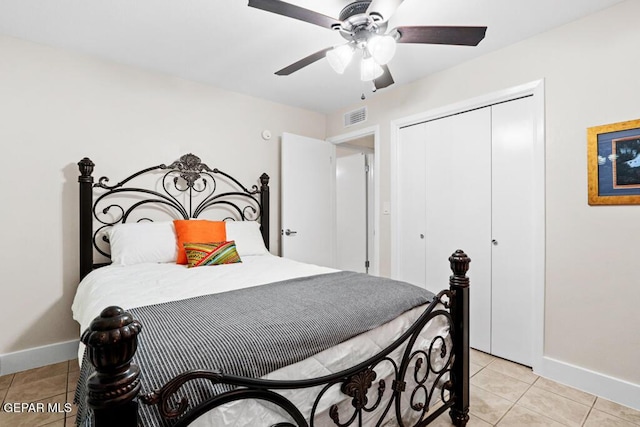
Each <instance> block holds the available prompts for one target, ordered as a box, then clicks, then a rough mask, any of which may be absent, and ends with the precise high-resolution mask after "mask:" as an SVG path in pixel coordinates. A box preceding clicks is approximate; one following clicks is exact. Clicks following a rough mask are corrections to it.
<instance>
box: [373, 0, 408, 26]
mask: <svg viewBox="0 0 640 427" xmlns="http://www.w3.org/2000/svg"><path fill="white" fill-rule="evenodd" d="M402 1H403V0H373V1H372V2H371V4H370V5H369V8H368V9H367V13H371V12H376V13H378V14H379V15H380V16H382V20H383V21H388V20H389V18H391V15H393V14H394V13H395V11H396V9H398V6H400V5H401V4H402Z"/></svg>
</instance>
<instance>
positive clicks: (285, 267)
mask: <svg viewBox="0 0 640 427" xmlns="http://www.w3.org/2000/svg"><path fill="white" fill-rule="evenodd" d="M242 261H243V262H242V263H238V264H228V265H221V266H215V267H200V268H190V269H188V268H186V267H185V266H182V265H176V264H137V265H132V266H108V267H103V268H100V269H98V270H95V271H93V272H92V273H90V274H89V275H88V276H87V277H86V278H85V279H84V280H83V281H82V282H81V283H80V285H79V286H78V290H77V293H76V296H75V299H74V302H73V305H72V310H73V318H74V319H75V320H76V321H77V322H78V323H80V327H81V330H82V331H84V330H85V329H86V328H87V327H88V326H89V324H90V323H91V321H92V320H93V319H94V318H95V317H97V316H98V315H99V314H100V312H101V311H102V310H103V309H104V308H105V307H107V306H110V305H118V306H120V307H124V308H134V307H140V306H145V305H150V304H157V303H163V302H168V301H172V300H179V299H185V298H191V297H195V296H199V295H205V294H212V293H220V292H226V291H230V290H234V289H242V288H246V287H250V286H257V285H262V284H266V283H271V282H276V281H281V280H287V279H291V278H295V277H304V276H311V275H315V274H323V273H328V272H332V271H336V270H333V269H330V268H326V267H320V266H316V265H311V264H303V263H299V262H296V261H292V260H289V259H285V258H280V257H276V256H273V255H260V256H245V257H243V258H242ZM212 275H213V277H214V280H212ZM423 310H424V306H423V307H417V308H415V309H413V310H410V311H408V312H406V313H404V314H403V315H402V316H400V317H398V318H396V319H394V320H392V321H391V322H388V323H387V324H385V325H382V326H380V327H378V328H376V329H374V330H371V331H369V332H366V333H364V334H361V335H358V336H356V337H353V338H352V339H350V340H347V341H345V342H343V343H341V344H339V345H338V346H335V347H332V348H329V349H327V350H325V351H322V352H320V353H318V354H316V355H314V356H312V357H310V358H307V359H305V360H302V361H301V362H298V363H296V364H294V365H289V366H286V367H284V368H282V369H279V370H277V371H274V372H272V373H270V374H268V375H266V376H265V377H264V378H270V379H288V380H293V379H304V378H314V377H318V376H323V375H327V374H330V373H334V372H338V371H340V370H342V369H345V368H348V367H351V366H354V365H356V364H357V363H359V362H361V361H363V360H365V359H366V358H368V357H370V356H372V355H374V354H375V353H377V352H379V351H380V350H381V349H383V348H385V347H386V346H388V345H389V344H390V343H391V342H393V341H394V340H395V339H396V338H398V337H399V336H400V335H401V334H402V332H404V331H405V330H406V329H407V328H408V327H409V326H410V325H411V324H413V323H414V322H415V320H416V319H417V318H418V317H419V316H420V314H422V312H423ZM442 320H443V319H436V320H434V321H432V322H430V324H429V325H428V326H427V327H426V328H425V329H424V330H423V333H422V334H421V337H420V340H419V341H422V342H421V343H420V342H418V343H417V345H421V346H422V347H423V348H428V347H429V344H430V343H431V340H432V337H434V336H436V335H441V336H446V335H447V328H448V326H447V325H445V324H444V322H443V321H442ZM402 348H403V346H401V347H400V349H402ZM83 351H84V348H83V346H82V345H81V348H80V351H79V359H80V358H81V357H82V353H83ZM398 351H400V350H398ZM396 360H399V357H396ZM381 368H382V369H380V370H379V372H378V373H379V376H378V379H377V380H376V382H377V381H379V380H380V379H381V378H382V377H383V376H386V375H387V374H391V367H390V365H389V364H386V366H382V367H381ZM385 368H386V371H387V372H383V371H384V370H385ZM386 382H387V392H386V394H385V396H387V397H388V396H390V394H391V393H390V390H389V387H390V385H391V379H388V380H387V381H386ZM375 388H376V387H375V386H374V387H372V390H371V391H370V396H372V398H373V396H374V394H376V392H375ZM408 389H409V388H408ZM145 391H147V390H145ZM317 392H318V390H304V391H303V390H297V391H291V392H283V393H282V394H284V395H285V396H286V397H287V398H289V399H290V400H291V401H292V402H293V403H294V404H295V405H296V406H297V407H298V408H299V409H300V410H301V411H302V413H303V414H305V415H308V414H309V413H310V411H311V405H312V403H313V399H314V398H315V396H316V395H317ZM343 397H344V396H343V395H341V393H340V392H339V388H338V387H334V388H333V389H331V390H330V393H328V394H327V395H326V396H325V398H324V399H323V400H322V401H321V402H320V405H319V408H318V414H322V415H317V416H316V423H315V425H316V426H318V427H320V426H323V425H327V426H329V425H331V426H335V424H334V423H333V421H331V419H330V418H329V417H328V416H327V415H326V412H328V408H329V406H330V405H331V404H333V403H336V402H337V401H339V400H340V399H341V398H343ZM432 403H433V402H432ZM343 405H344V406H343ZM343 405H341V406H340V408H341V411H340V413H341V414H342V415H341V422H344V421H345V420H347V419H348V417H349V415H350V414H351V410H352V407H351V403H350V400H349V401H345V402H344V403H343ZM267 406H269V405H268V404H264V405H263V404H262V403H261V402H257V401H241V402H233V403H231V404H228V405H226V406H225V407H224V408H223V409H222V410H216V411H211V412H209V413H208V414H205V416H203V417H201V418H200V419H198V420H197V422H196V423H194V424H192V425H193V426H198V427H204V426H237V427H240V426H248V425H255V426H260V425H271V424H275V423H276V422H281V421H284V420H283V418H282V416H281V415H279V413H278V410H275V411H273V410H268V409H267V408H266V407H267ZM405 406H408V405H405ZM390 412H391V413H393V412H394V411H393V410H391V411H390ZM407 416H408V415H407ZM319 418H324V419H325V420H327V421H328V422H327V423H324V422H320V420H319ZM365 425H367V423H366V422H365Z"/></svg>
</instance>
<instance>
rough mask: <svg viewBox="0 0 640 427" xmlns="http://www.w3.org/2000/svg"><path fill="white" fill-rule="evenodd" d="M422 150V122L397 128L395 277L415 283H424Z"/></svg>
mask: <svg viewBox="0 0 640 427" xmlns="http://www.w3.org/2000/svg"><path fill="white" fill-rule="evenodd" d="M425 150H426V140H425V125H424V124H418V125H413V126H409V127H406V128H402V129H400V135H399V138H398V146H397V162H398V163H397V164H398V165H399V167H398V171H397V187H396V188H397V197H398V198H397V200H398V204H397V206H396V207H395V211H394V212H393V214H394V215H396V218H397V222H396V223H397V225H398V226H397V233H398V235H397V240H396V242H398V245H397V257H396V259H397V260H398V263H397V270H396V272H397V274H396V278H397V279H398V280H403V281H405V282H409V283H413V284H414V285H418V286H425V261H424V260H425V246H424V242H425V241H424V237H425V236H424V233H425V230H424V220H425V216H424V212H425V210H424V209H425V208H424V207H425V198H424V186H425V166H424V159H425ZM447 256H448V255H447ZM443 259H446V258H443ZM445 277H448V276H445ZM427 289H429V288H427ZM431 289H432V290H433V289H442V287H435V288H431Z"/></svg>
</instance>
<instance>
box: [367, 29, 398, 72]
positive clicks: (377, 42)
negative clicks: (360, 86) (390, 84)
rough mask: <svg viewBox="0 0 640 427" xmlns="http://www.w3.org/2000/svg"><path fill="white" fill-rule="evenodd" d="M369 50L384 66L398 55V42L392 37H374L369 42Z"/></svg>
mask: <svg viewBox="0 0 640 427" xmlns="http://www.w3.org/2000/svg"><path fill="white" fill-rule="evenodd" d="M367 50H368V51H369V53H370V54H371V56H372V57H373V59H374V60H375V61H376V62H377V63H378V64H380V65H384V64H386V63H388V62H389V61H391V58H393V55H395V54H396V40H395V38H393V36H390V35H386V36H380V35H374V36H372V37H371V38H370V39H369V41H367Z"/></svg>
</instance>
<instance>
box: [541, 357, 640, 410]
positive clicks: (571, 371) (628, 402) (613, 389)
mask: <svg viewBox="0 0 640 427" xmlns="http://www.w3.org/2000/svg"><path fill="white" fill-rule="evenodd" d="M534 372H535V373H536V374H538V375H540V376H542V377H545V378H549V379H550V380H553V381H556V382H559V383H562V384H565V385H568V386H571V387H573V388H577V389H579V390H582V391H586V392H587V393H591V394H594V395H596V396H600V397H603V398H605V399H607V400H611V401H612V402H616V403H619V404H621V405H624V406H628V407H630V408H633V409H636V410H640V384H633V383H630V382H628V381H624V380H621V379H619V378H614V377H610V376H608V375H605V374H601V373H599V372H594V371H591V370H589V369H585V368H581V367H579V366H575V365H571V364H569V363H566V362H561V361H559V360H556V359H552V358H550V357H546V356H545V357H543V358H542V363H541V364H540V366H537V367H536V369H535V371H534Z"/></svg>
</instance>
